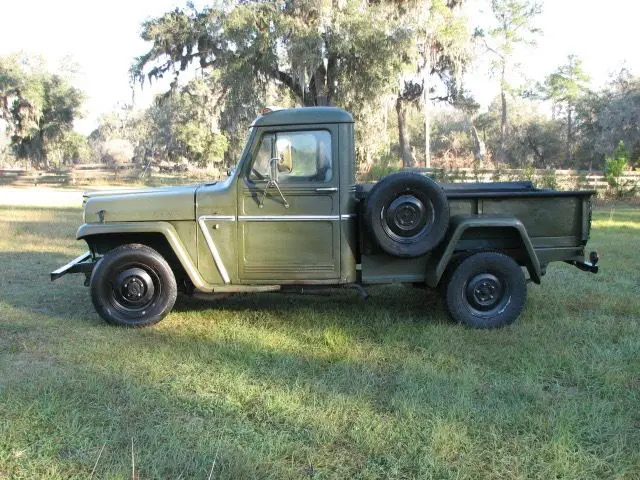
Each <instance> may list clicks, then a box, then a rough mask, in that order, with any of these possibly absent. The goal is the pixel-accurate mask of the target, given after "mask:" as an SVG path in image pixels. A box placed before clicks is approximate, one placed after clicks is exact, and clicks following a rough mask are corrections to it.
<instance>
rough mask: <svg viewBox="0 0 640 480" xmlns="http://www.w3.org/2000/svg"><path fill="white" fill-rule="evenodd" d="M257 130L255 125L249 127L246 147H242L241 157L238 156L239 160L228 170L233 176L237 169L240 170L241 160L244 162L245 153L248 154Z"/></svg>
mask: <svg viewBox="0 0 640 480" xmlns="http://www.w3.org/2000/svg"><path fill="white" fill-rule="evenodd" d="M254 131H255V127H249V130H248V132H247V140H246V142H245V144H244V148H243V149H242V153H241V154H240V157H239V158H238V162H237V163H236V164H235V165H234V166H233V167H232V168H230V169H229V171H228V175H229V176H230V177H231V176H232V175H233V174H234V172H235V171H236V170H238V168H240V162H242V159H243V158H244V156H245V155H247V154H248V153H249V147H250V146H251V141H252V138H253V133H254Z"/></svg>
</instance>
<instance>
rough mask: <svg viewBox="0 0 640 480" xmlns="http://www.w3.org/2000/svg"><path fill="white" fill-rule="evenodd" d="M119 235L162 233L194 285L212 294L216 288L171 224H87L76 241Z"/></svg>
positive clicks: (81, 229)
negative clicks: (195, 261) (204, 276)
mask: <svg viewBox="0 0 640 480" xmlns="http://www.w3.org/2000/svg"><path fill="white" fill-rule="evenodd" d="M119 233H160V234H162V235H163V236H164V237H165V238H166V239H167V242H168V243H169V245H170V246H171V248H172V249H173V252H174V253H175V254H176V257H178V260H179V261H180V263H181V264H182V267H183V268H184V270H185V272H187V275H188V276H189V279H190V280H191V282H192V283H193V285H194V286H195V287H196V288H197V289H198V290H200V291H203V292H211V291H213V289H214V286H213V285H211V284H209V283H207V282H205V281H204V279H203V278H202V275H200V272H199V271H198V269H197V267H196V265H195V264H194V263H193V260H192V259H191V256H190V255H189V253H188V252H187V250H186V248H185V247H184V244H183V243H182V241H181V240H180V237H179V236H178V233H177V232H176V229H175V228H174V227H173V225H171V224H170V223H169V222H121V223H85V224H83V225H81V226H80V228H78V232H77V233H76V239H78V240H85V239H87V238H88V237H91V236H94V235H108V234H119Z"/></svg>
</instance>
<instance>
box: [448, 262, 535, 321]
mask: <svg viewBox="0 0 640 480" xmlns="http://www.w3.org/2000/svg"><path fill="white" fill-rule="evenodd" d="M526 299H527V282H526V280H525V277H524V274H523V273H522V268H520V266H519V265H518V264H517V263H516V262H515V261H514V260H513V259H512V258H511V257H508V256H506V255H503V254H501V253H495V252H483V253H476V254H474V255H471V256H469V257H467V258H465V259H464V260H463V261H462V262H460V264H459V265H458V267H457V268H456V269H455V270H454V272H453V274H452V275H451V278H450V279H449V282H448V284H447V285H446V304H447V309H448V311H449V314H450V315H451V317H452V318H453V319H454V320H455V321H457V322H460V323H463V324H465V325H467V326H469V327H472V328H499V327H503V326H505V325H508V324H510V323H512V322H513V321H514V320H515V319H516V318H518V315H520V312H521V311H522V307H523V306H524V303H525V301H526Z"/></svg>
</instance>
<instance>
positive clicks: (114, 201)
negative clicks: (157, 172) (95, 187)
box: [84, 185, 200, 223]
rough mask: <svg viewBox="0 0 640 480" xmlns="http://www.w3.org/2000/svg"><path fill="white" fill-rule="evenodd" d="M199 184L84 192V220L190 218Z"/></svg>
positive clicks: (115, 220) (117, 220) (132, 220)
mask: <svg viewBox="0 0 640 480" xmlns="http://www.w3.org/2000/svg"><path fill="white" fill-rule="evenodd" d="M199 187H200V185H189V186H180V187H163V188H142V189H136V190H105V191H98V192H87V193H85V194H84V198H85V202H84V218H85V222H86V223H105V222H141V221H172V220H193V219H194V218H195V195H196V191H197V190H198V188H199Z"/></svg>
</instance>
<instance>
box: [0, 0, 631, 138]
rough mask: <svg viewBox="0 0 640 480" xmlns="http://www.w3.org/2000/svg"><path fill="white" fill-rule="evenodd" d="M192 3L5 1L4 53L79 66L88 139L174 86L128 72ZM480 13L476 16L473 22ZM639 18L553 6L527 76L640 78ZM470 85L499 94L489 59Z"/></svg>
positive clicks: (577, 5)
mask: <svg viewBox="0 0 640 480" xmlns="http://www.w3.org/2000/svg"><path fill="white" fill-rule="evenodd" d="M194 3H195V5H196V6H202V5H203V4H206V3H207V2H206V0H201V1H195V2H194ZM484 3H485V2H483V1H482V0H468V4H469V6H470V8H471V10H472V11H476V12H477V10H480V11H483V10H484V14H485V15H486V13H487V9H486V8H484V9H483V8H482V7H481V5H483V4H484ZM185 4H186V0H183V1H181V0H108V1H106V2H105V1H101V2H97V1H95V0H55V1H54V0H20V1H10V0H3V1H2V6H1V7H0V55H4V54H9V53H15V52H18V51H22V52H25V53H27V54H33V55H42V56H43V57H44V59H45V60H46V61H47V63H48V65H49V66H50V68H52V69H55V68H56V66H57V65H59V63H60V61H61V60H62V59H63V58H65V57H68V56H71V57H72V58H73V60H74V61H75V62H76V63H77V65H78V67H79V72H78V75H77V77H76V78H75V80H74V84H75V85H76V86H77V87H79V88H80V89H82V90H83V91H84V92H86V94H87V96H88V99H87V102H86V104H85V107H84V115H85V118H84V119H82V120H80V121H78V122H77V123H76V129H77V130H78V131H80V132H82V133H85V134H88V133H90V132H91V130H92V129H93V128H94V127H95V126H96V121H97V119H98V117H99V116H100V115H101V114H104V113H107V112H109V111H112V110H113V109H114V108H116V107H117V106H118V105H123V104H125V103H131V102H132V98H135V102H136V103H135V104H136V106H139V107H144V106H146V105H148V103H149V102H150V100H151V98H152V97H153V94H155V93H159V92H161V91H163V90H164V89H166V88H167V85H166V83H162V84H157V85H152V86H151V87H149V86H146V87H145V88H144V89H143V90H141V89H140V87H136V88H135V97H132V90H131V87H130V84H129V75H128V71H129V67H130V66H131V63H132V61H133V59H134V58H135V57H136V56H138V55H141V54H143V53H145V52H146V50H147V49H148V48H149V45H148V44H146V43H145V42H144V41H143V40H142V39H141V38H140V30H141V24H142V22H143V21H145V20H146V19H149V18H153V17H155V16H158V15H160V14H162V13H164V12H167V11H169V10H172V9H173V8H175V7H177V6H180V7H181V6H184V5H185ZM475 9H477V10H475ZM481 15H482V14H480V15H474V16H473V17H472V19H471V21H472V24H473V23H474V22H477V21H480V19H481V18H482V16H481ZM639 17H640V2H636V1H635V0H608V1H607V2H602V1H597V2H596V1H595V0H546V1H545V2H544V4H543V13H542V14H541V15H540V17H539V18H538V26H539V27H540V28H541V29H542V31H543V34H542V36H540V37H539V38H538V42H537V46H536V47H533V48H531V49H528V50H526V51H523V52H520V58H519V60H520V63H521V71H522V74H523V75H524V76H526V77H527V78H529V79H532V80H538V81H541V80H542V79H543V78H544V77H545V76H546V75H548V74H549V73H551V72H553V70H554V69H555V68H556V67H557V66H558V65H560V64H561V63H563V61H564V60H565V59H566V57H567V55H569V54H575V55H577V56H579V57H580V58H581V59H582V60H583V62H584V66H585V69H586V71H587V72H588V73H589V74H590V76H591V77H592V80H593V86H594V87H598V86H601V85H602V84H604V83H605V82H606V80H607V79H608V78H609V76H610V75H611V74H613V73H615V72H617V71H619V70H620V68H621V67H623V66H625V67H627V68H629V69H630V70H631V71H632V72H633V73H635V74H640V54H639V53H638V50H637V45H638V40H637V35H636V33H635V32H636V27H637V19H638V18H639ZM25 24H26V25H28V27H25ZM465 83H466V86H467V88H468V89H470V90H471V92H472V94H473V95H474V97H475V98H476V99H477V100H478V101H479V102H480V104H481V105H482V106H485V107H486V105H488V104H489V102H490V101H491V100H492V99H493V98H494V97H495V95H496V93H497V84H496V82H495V81H494V80H493V79H491V78H490V77H489V74H488V72H487V68H486V63H485V62H482V61H480V62H479V63H478V65H476V66H475V67H474V68H473V69H472V70H471V72H470V74H469V76H468V77H467V80H466V82H465Z"/></svg>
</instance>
